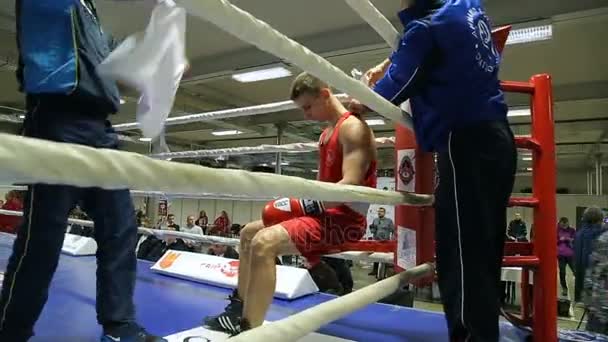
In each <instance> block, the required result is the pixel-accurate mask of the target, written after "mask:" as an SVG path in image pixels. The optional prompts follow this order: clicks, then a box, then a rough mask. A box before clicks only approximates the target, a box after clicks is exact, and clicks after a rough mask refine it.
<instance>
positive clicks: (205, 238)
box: [0, 209, 393, 263]
mask: <svg viewBox="0 0 608 342" xmlns="http://www.w3.org/2000/svg"><path fill="white" fill-rule="evenodd" d="M0 215H7V216H23V212H21V211H14V210H4V209H0ZM68 223H70V224H77V225H81V226H83V227H95V223H94V222H93V221H88V220H79V219H73V218H68ZM137 231H138V233H140V234H144V235H154V236H156V237H157V238H159V239H161V240H162V239H163V238H181V239H187V240H192V241H198V242H203V243H208V244H220V245H225V246H232V247H237V246H238V245H239V244H240V240H239V239H235V238H226V237H222V236H214V235H198V234H190V233H184V232H179V231H175V230H163V229H152V228H146V227H138V228H137ZM326 256H327V257H330V258H336V259H345V260H354V261H359V260H365V261H373V262H385V263H392V262H393V253H374V252H360V251H351V252H342V253H334V254H328V255H326Z"/></svg>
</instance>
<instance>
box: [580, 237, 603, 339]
mask: <svg viewBox="0 0 608 342" xmlns="http://www.w3.org/2000/svg"><path fill="white" fill-rule="evenodd" d="M585 303H586V304H587V310H589V318H588V319H587V327H586V328H587V331H591V332H595V333H599V334H604V335H608V232H607V231H605V230H604V232H603V233H602V234H601V235H600V236H599V237H598V238H597V239H596V240H595V243H594V244H593V252H592V253H591V256H590V257H589V269H588V270H587V273H586V276H585Z"/></svg>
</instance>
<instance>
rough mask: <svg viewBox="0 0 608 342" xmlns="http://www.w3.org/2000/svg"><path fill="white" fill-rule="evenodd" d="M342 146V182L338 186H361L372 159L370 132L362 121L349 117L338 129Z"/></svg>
mask: <svg viewBox="0 0 608 342" xmlns="http://www.w3.org/2000/svg"><path fill="white" fill-rule="evenodd" d="M339 139H340V144H341V145H342V180H341V181H339V182H338V184H350V185H361V184H363V181H364V180H365V176H366V173H367V169H368V168H369V165H370V163H371V161H372V159H373V158H374V146H372V145H371V144H372V143H373V141H374V138H373V133H372V130H371V129H370V128H369V127H368V126H367V125H366V124H365V123H364V122H363V121H362V120H359V119H357V118H355V117H351V118H349V119H347V120H346V121H344V123H343V124H342V126H341V127H340V135H339Z"/></svg>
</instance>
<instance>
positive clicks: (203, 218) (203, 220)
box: [196, 210, 209, 234]
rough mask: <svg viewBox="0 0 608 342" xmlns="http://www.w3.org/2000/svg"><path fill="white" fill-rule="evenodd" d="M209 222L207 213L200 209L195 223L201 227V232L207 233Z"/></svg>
mask: <svg viewBox="0 0 608 342" xmlns="http://www.w3.org/2000/svg"><path fill="white" fill-rule="evenodd" d="M208 224H209V218H208V217H207V213H206V212H205V211H204V210H201V212H200V213H198V219H197V220H196V225H197V226H199V227H201V228H202V229H203V234H207V225H208Z"/></svg>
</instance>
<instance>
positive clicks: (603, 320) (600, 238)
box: [503, 206, 608, 334]
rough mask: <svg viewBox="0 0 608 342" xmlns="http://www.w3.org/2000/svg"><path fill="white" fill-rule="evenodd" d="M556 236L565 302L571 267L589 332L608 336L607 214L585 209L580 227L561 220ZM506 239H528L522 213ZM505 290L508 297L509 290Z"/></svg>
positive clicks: (578, 299) (562, 292) (598, 210)
mask: <svg viewBox="0 0 608 342" xmlns="http://www.w3.org/2000/svg"><path fill="white" fill-rule="evenodd" d="M556 234H557V260H556V261H557V267H558V269H559V284H560V287H561V297H562V299H564V300H566V301H568V299H567V298H568V295H569V292H568V281H567V277H566V272H567V269H568V268H569V269H570V271H571V272H572V274H573V276H574V296H573V300H574V302H575V303H581V304H582V305H583V306H584V307H585V312H586V313H588V318H587V330H588V331H592V332H597V333H602V334H608V217H607V213H606V212H604V211H603V210H602V209H600V208H599V207H596V206H592V207H588V208H586V209H585V211H584V212H583V215H582V218H581V220H580V222H579V226H578V228H574V227H572V226H571V224H570V221H569V219H568V218H567V217H561V218H560V219H559V221H558V222H557V226H556ZM530 235H532V231H530ZM506 239H507V240H508V241H518V242H527V241H528V240H529V238H528V233H527V225H526V222H525V221H524V220H523V218H522V216H521V214H520V213H516V214H515V216H514V218H513V220H512V221H511V222H510V223H509V225H508V228H507V237H506ZM531 239H532V237H530V240H531ZM506 285H511V284H506ZM505 290H506V294H505V296H506V297H507V298H508V297H509V296H510V295H509V290H510V287H507V288H506V289H505ZM504 298H505V297H503V299H504Z"/></svg>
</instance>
